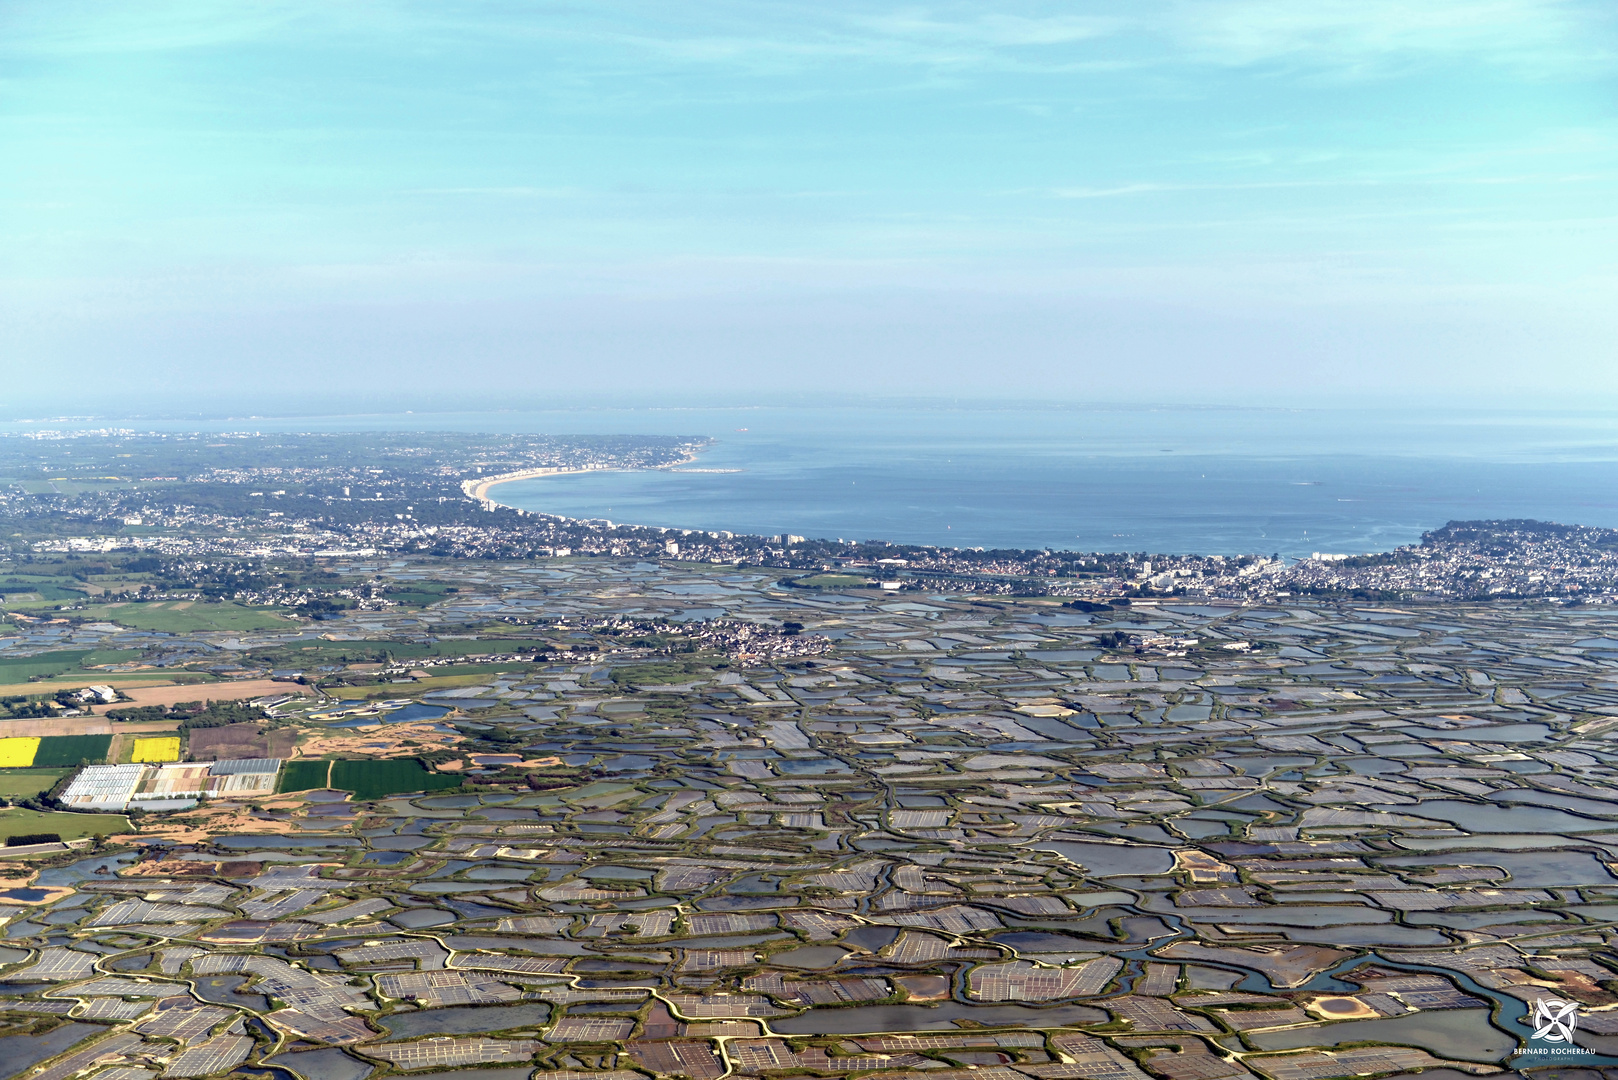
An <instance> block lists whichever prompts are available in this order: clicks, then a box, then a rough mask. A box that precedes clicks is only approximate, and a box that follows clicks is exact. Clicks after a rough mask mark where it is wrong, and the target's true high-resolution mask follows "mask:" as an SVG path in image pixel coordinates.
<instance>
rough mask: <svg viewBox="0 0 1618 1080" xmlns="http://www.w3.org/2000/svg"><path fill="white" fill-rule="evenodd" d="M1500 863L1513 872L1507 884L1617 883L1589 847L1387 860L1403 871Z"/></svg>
mask: <svg viewBox="0 0 1618 1080" xmlns="http://www.w3.org/2000/svg"><path fill="white" fill-rule="evenodd" d="M1457 863H1464V864H1466V865H1469V866H1492V867H1499V868H1500V869H1502V870H1505V871H1506V872H1507V873H1509V874H1510V875H1511V880H1510V882H1509V883H1507V885H1506V887H1507V888H1517V889H1558V888H1567V887H1569V886H1577V887H1580V888H1590V887H1592V886H1610V885H1614V884H1618V881H1615V880H1614V878H1613V875H1612V874H1611V873H1610V872H1608V870H1607V864H1606V862H1605V860H1603V859H1602V858H1600V857H1599V856H1597V855H1596V854H1594V853H1592V852H1590V851H1577V850H1575V851H1496V852H1473V853H1470V854H1468V855H1466V856H1465V857H1464V858H1456V857H1454V856H1450V855H1401V856H1399V857H1397V858H1393V859H1388V860H1386V865H1387V866H1389V867H1397V868H1399V869H1400V870H1401V871H1402V872H1409V871H1410V870H1411V869H1413V868H1416V867H1422V866H1454V865H1456V864H1457Z"/></svg>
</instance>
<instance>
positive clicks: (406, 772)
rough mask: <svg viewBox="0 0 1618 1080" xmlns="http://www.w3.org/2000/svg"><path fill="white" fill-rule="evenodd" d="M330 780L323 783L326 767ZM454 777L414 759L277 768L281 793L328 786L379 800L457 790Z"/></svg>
mask: <svg viewBox="0 0 1618 1080" xmlns="http://www.w3.org/2000/svg"><path fill="white" fill-rule="evenodd" d="M328 766H329V767H330V769H331V779H330V780H329V781H328V780H327V778H326V777H327V773H326V770H327V767H328ZM460 786H461V780H460V777H458V776H447V775H444V774H441V773H435V772H431V771H429V770H428V768H427V766H425V765H423V764H422V763H421V762H419V761H417V760H416V759H415V758H382V759H380V760H378V759H370V760H366V761H306V760H299V761H289V762H287V763H286V764H285V765H284V766H282V767H281V786H280V789H279V790H281V791H309V790H312V789H314V788H326V787H329V788H331V789H333V790H335V791H351V792H353V793H354V798H356V799H381V798H385V797H386V796H389V795H403V794H407V793H409V792H413V791H443V790H444V789H446V788H454V787H460Z"/></svg>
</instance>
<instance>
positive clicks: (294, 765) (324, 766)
mask: <svg viewBox="0 0 1618 1080" xmlns="http://www.w3.org/2000/svg"><path fill="white" fill-rule="evenodd" d="M331 766H332V763H331V762H329V761H320V760H314V761H310V760H307V759H300V760H296V761H289V762H287V763H286V764H284V765H282V766H281V784H280V787H279V788H278V789H277V790H279V791H310V790H312V789H314V788H323V787H325V786H326V782H327V780H328V779H329V777H330V776H331Z"/></svg>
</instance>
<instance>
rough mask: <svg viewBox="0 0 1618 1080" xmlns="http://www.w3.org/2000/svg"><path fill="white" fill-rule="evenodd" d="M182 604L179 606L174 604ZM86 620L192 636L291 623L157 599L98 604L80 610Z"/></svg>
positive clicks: (259, 613) (227, 607) (234, 608)
mask: <svg viewBox="0 0 1618 1080" xmlns="http://www.w3.org/2000/svg"><path fill="white" fill-rule="evenodd" d="M180 604H186V605H187V606H184V607H180V606H177V605H180ZM84 614H85V616H86V617H88V618H96V619H108V620H111V621H112V622H115V623H119V624H121V625H123V626H132V627H134V628H135V629H137V630H156V631H159V632H161V633H169V634H192V633H196V632H197V631H200V630H269V629H277V628H279V629H286V627H287V626H288V625H289V624H290V622H291V620H289V619H287V618H286V617H285V616H283V615H276V614H273V613H271V612H269V611H266V610H264V609H262V608H248V607H242V606H241V605H240V604H231V603H223V604H204V603H200V602H198V603H188V602H187V601H183V600H175V601H170V600H161V601H157V602H152V603H129V604H101V605H98V606H95V607H88V608H85V609H84Z"/></svg>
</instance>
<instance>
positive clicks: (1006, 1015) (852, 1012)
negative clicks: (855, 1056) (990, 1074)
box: [770, 1001, 1107, 1035]
mask: <svg viewBox="0 0 1618 1080" xmlns="http://www.w3.org/2000/svg"><path fill="white" fill-rule="evenodd" d="M1106 1019H1107V1014H1106V1013H1104V1012H1102V1011H1101V1010H1100V1009H1092V1008H1090V1007H1089V1006H1086V1005H1056V1006H1052V1007H1049V1008H1043V1009H1040V1008H1032V1007H1029V1006H1027V1005H966V1004H963V1003H961V1002H958V1001H947V1002H944V1003H943V1004H940V1005H930V1006H929V1005H864V1006H860V1007H859V1008H853V1009H811V1010H810V1011H808V1012H806V1013H803V1014H801V1015H799V1016H790V1017H787V1018H785V1019H777V1020H771V1021H770V1027H771V1028H773V1029H774V1030H775V1031H777V1032H779V1033H781V1034H782V1035H862V1034H875V1033H878V1032H883V1031H959V1030H960V1028H959V1027H958V1026H957V1025H956V1023H955V1021H957V1020H971V1021H974V1022H975V1023H976V1024H978V1025H981V1026H983V1027H1064V1026H1067V1025H1071V1024H1099V1023H1102V1022H1104V1021H1105V1020H1106Z"/></svg>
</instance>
